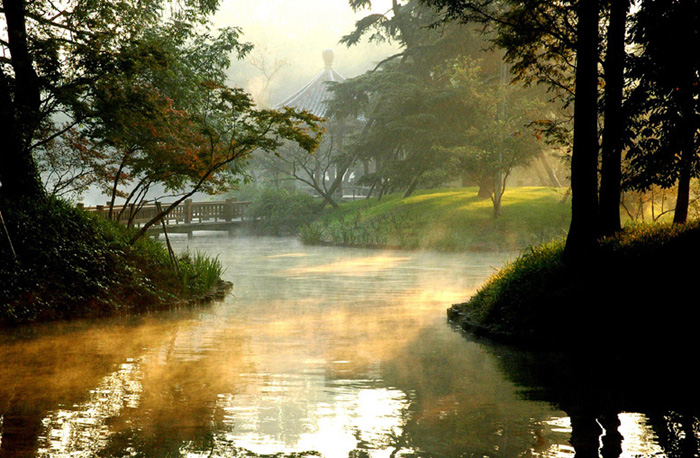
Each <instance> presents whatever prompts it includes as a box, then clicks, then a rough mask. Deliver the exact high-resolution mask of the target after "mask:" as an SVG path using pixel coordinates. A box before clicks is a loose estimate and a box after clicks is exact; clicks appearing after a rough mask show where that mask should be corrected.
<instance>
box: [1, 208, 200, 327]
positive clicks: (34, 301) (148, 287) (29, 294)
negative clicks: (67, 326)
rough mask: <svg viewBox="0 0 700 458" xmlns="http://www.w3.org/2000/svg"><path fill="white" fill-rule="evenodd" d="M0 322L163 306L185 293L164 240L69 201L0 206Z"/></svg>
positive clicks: (28, 320) (104, 313)
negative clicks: (137, 234) (0, 224)
mask: <svg viewBox="0 0 700 458" xmlns="http://www.w3.org/2000/svg"><path fill="white" fill-rule="evenodd" d="M2 212H3V217H4V218H3V219H4V221H5V223H6V226H7V230H8V232H9V236H10V239H11V241H12V246H13V247H14V249H15V251H16V255H17V258H16V259H15V257H14V255H13V253H12V250H11V249H10V245H9V243H8V240H7V237H6V236H5V234H4V229H3V230H2V231H3V233H2V236H3V237H2V240H1V241H0V325H3V324H4V325H7V324H18V323H27V322H32V321H47V320H56V319H68V318H77V317H95V316H104V315H110V314H114V313H138V312H143V311H148V310H154V309H158V308H165V307H168V306H169V305H170V304H172V303H173V302H174V301H175V300H177V299H180V298H183V297H186V296H188V295H189V294H191V291H188V290H187V289H184V288H183V286H182V285H183V281H182V279H181V277H180V276H179V275H178V272H177V271H176V270H175V269H174V268H173V266H172V263H171V261H170V257H169V254H168V252H167V250H166V249H165V247H164V245H163V244H162V243H160V242H158V241H156V240H153V239H150V238H143V239H140V240H138V241H137V242H136V243H135V244H134V245H131V244H129V240H130V238H131V236H132V234H133V230H129V229H127V228H125V227H123V226H121V225H117V224H116V223H114V222H111V221H108V220H106V219H103V218H101V217H98V216H93V215H90V214H87V213H86V212H84V211H82V210H79V209H76V208H74V207H73V206H72V205H71V204H69V203H68V202H65V201H62V200H58V199H48V200H46V201H43V202H34V201H32V202H29V201H27V202H12V203H11V204H7V203H6V204H5V205H3V208H2Z"/></svg>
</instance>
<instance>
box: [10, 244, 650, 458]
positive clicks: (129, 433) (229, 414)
mask: <svg viewBox="0 0 700 458" xmlns="http://www.w3.org/2000/svg"><path fill="white" fill-rule="evenodd" d="M220 240H221V239H218V240H215V241H213V242H211V243H212V244H211V245H210V246H209V245H207V244H206V243H204V244H203V246H202V247H201V248H203V249H205V250H206V249H211V250H220V251H216V253H220V254H221V259H222V260H223V261H224V262H225V264H226V266H227V268H228V272H229V275H230V276H231V278H230V279H231V280H232V281H234V285H235V286H234V287H235V290H234V295H232V296H231V297H228V298H227V299H226V300H225V301H223V302H222V303H217V304H214V305H213V306H209V307H204V308H201V309H192V310H179V311H174V312H172V313H161V314H155V315H152V316H146V317H137V318H132V319H115V320H104V321H100V322H96V323H74V324H61V325H51V326H40V327H37V328H36V329H34V330H30V331H27V332H25V333H19V334H17V335H10V336H7V337H5V338H3V340H2V341H0V361H2V364H3V368H4V370H3V371H2V372H0V425H1V427H2V430H1V431H2V435H0V441H1V442H0V446H1V447H0V456H22V453H24V454H25V456H50V457H63V456H71V457H76V456H80V457H92V456H106V457H112V456H127V455H129V456H131V455H140V456H147V457H161V456H163V457H164V456H188V457H190V456H191V457H195V456H252V455H251V454H250V453H255V454H276V453H292V452H303V451H315V452H319V453H321V454H322V456H326V457H329V458H330V457H342V458H347V457H348V456H349V454H350V453H355V452H357V451H359V450H362V451H364V452H366V453H368V455H366V456H390V455H391V454H393V455H394V456H402V454H403V456H408V455H411V454H413V453H418V452H421V451H423V452H425V453H427V455H425V456H458V455H459V454H463V453H479V454H481V455H488V454H491V453H496V451H498V450H501V451H503V450H508V451H507V453H506V454H504V455H501V456H515V455H516V454H520V453H526V454H529V455H531V456H557V457H563V456H571V454H570V448H568V449H567V445H566V444H567V437H568V436H567V435H568V432H569V431H568V430H567V427H566V425H563V426H562V424H561V423H560V422H557V421H556V419H561V418H563V417H564V416H563V414H562V412H559V411H557V410H555V409H553V408H552V407H550V406H549V405H547V404H544V403H538V402H531V401H525V400H523V398H522V397H521V396H520V395H519V392H518V388H517V387H516V386H514V385H513V384H512V383H511V382H509V381H508V380H507V379H506V378H505V377H504V376H503V374H502V372H501V370H500V369H499V362H498V361H497V360H496V359H494V357H493V355H491V354H490V353H489V352H488V351H486V350H485V349H484V347H482V346H480V345H478V344H475V343H472V342H468V341H466V340H465V339H464V338H462V336H460V335H458V334H457V333H455V332H453V331H452V330H451V329H449V326H447V325H446V323H445V317H444V313H445V312H444V310H445V308H446V306H448V305H449V304H452V303H454V302H457V301H459V300H462V299H464V298H466V297H468V296H469V295H470V294H472V293H473V291H474V290H475V289H476V288H477V287H478V285H479V284H480V283H481V282H482V281H483V279H484V278H486V276H488V275H489V274H490V273H491V270H490V269H489V268H488V266H490V265H491V264H490V263H492V262H495V260H496V259H498V258H497V257H494V258H492V259H490V260H487V261H483V260H474V261H472V263H473V262H477V261H478V262H477V264H478V266H477V267H470V262H468V261H467V262H465V261H464V260H459V259H457V258H456V257H449V256H428V257H425V256H424V257H421V256H414V255H410V256H409V255H403V254H402V255H396V254H377V253H376V252H364V251H349V252H348V251H339V250H331V249H322V250H319V249H309V250H308V251H304V252H301V251H299V247H297V246H292V247H291V249H290V247H287V246H286V245H280V244H281V243H282V242H280V241H275V242H273V243H271V246H266V245H262V246H261V247H259V248H258V249H257V250H253V249H251V247H250V246H248V245H245V244H242V242H241V241H240V240H236V239H231V240H229V239H223V240H226V241H227V242H228V243H231V244H232V246H231V247H230V248H229V249H227V250H222V249H221V241H220ZM195 241H196V239H195ZM205 241H206V239H205ZM181 243H182V244H184V243H183V242H181ZM176 246H177V241H176ZM180 248H181V249H184V246H182V245H180ZM285 249H286V250H288V251H287V252H285V251H284V250H285ZM465 266H466V267H465ZM485 266H486V267H485ZM637 423H641V419H640V420H639V421H638V422H637ZM630 424H632V423H630ZM642 430H643V428H642ZM15 432H21V434H15ZM249 451H250V452H249ZM356 456H362V455H356Z"/></svg>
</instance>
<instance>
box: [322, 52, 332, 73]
mask: <svg viewBox="0 0 700 458" xmlns="http://www.w3.org/2000/svg"><path fill="white" fill-rule="evenodd" d="M322 55H323V62H325V64H326V70H330V69H331V68H332V67H333V58H334V57H335V53H334V52H333V50H332V49H324V50H323V53H322Z"/></svg>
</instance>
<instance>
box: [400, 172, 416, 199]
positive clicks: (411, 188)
mask: <svg viewBox="0 0 700 458" xmlns="http://www.w3.org/2000/svg"><path fill="white" fill-rule="evenodd" d="M419 182H420V175H418V176H415V177H413V179H412V180H411V183H410V184H409V185H408V188H407V189H406V191H405V192H404V193H403V198H404V199H405V198H406V197H411V194H413V191H415V190H416V187H417V186H418V183H419Z"/></svg>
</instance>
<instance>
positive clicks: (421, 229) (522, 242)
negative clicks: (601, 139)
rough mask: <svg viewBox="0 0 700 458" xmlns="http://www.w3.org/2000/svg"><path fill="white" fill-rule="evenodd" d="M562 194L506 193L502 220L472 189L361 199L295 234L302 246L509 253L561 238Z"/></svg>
mask: <svg viewBox="0 0 700 458" xmlns="http://www.w3.org/2000/svg"><path fill="white" fill-rule="evenodd" d="M564 195H565V190H564V189H555V188H544V187H522V188H512V189H509V190H507V191H506V193H505V195H504V197H503V206H502V214H501V216H500V217H499V218H494V217H493V207H492V203H491V200H490V199H488V198H487V199H484V198H480V197H478V189H477V188H448V189H438V190H425V191H418V192H416V193H415V194H414V195H412V196H411V197H408V198H402V197H401V195H400V194H392V195H387V196H384V197H383V198H382V199H381V200H380V201H378V200H377V199H375V198H372V199H362V200H356V201H353V202H346V203H343V204H341V205H340V206H339V207H338V208H330V207H328V208H326V209H325V210H324V211H323V212H322V213H321V215H320V216H319V217H318V218H317V220H316V221H314V222H313V223H312V224H307V225H306V226H303V227H302V228H301V229H300V236H301V238H302V240H303V241H304V243H307V244H331V245H338V246H360V247H381V248H396V249H425V250H435V251H447V252H461V251H504V250H505V251H512V250H520V249H523V248H524V247H526V246H529V245H536V244H540V243H543V242H548V241H550V240H552V239H556V238H561V237H563V236H564V235H565V234H566V230H567V229H568V224H569V218H570V205H569V204H568V203H566V202H563V200H564Z"/></svg>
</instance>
